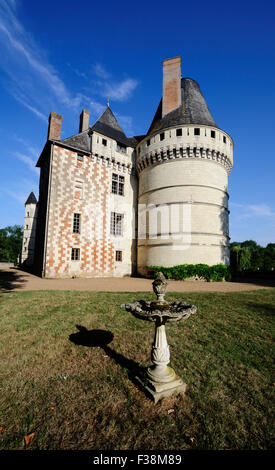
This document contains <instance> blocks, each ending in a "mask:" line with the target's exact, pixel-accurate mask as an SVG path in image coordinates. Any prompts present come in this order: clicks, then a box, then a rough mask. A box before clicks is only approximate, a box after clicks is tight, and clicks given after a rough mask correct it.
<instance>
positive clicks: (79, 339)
mask: <svg viewBox="0 0 275 470" xmlns="http://www.w3.org/2000/svg"><path fill="white" fill-rule="evenodd" d="M76 328H77V329H78V331H79V332H78V333H72V334H71V335H70V336H69V340H70V341H71V342H72V343H74V344H76V345H77V346H86V347H89V348H95V347H97V348H98V347H100V348H102V349H103V351H104V352H105V353H106V354H107V355H108V356H109V357H111V358H112V359H113V360H114V361H116V363H117V364H119V365H120V366H121V367H122V368H123V369H127V371H128V378H129V379H130V380H131V381H133V382H134V378H135V376H136V375H143V373H144V368H143V367H142V366H140V364H138V363H137V362H135V361H133V360H132V359H128V358H127V357H125V356H123V355H122V354H120V353H117V352H116V351H114V349H112V348H110V347H109V346H108V344H110V343H111V342H112V341H113V338H114V335H113V333H111V331H106V330H87V328H85V327H84V326H81V325H76Z"/></svg>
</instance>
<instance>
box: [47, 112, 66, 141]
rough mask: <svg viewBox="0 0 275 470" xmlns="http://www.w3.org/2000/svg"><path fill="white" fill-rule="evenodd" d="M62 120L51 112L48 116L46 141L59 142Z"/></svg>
mask: <svg viewBox="0 0 275 470" xmlns="http://www.w3.org/2000/svg"><path fill="white" fill-rule="evenodd" d="M62 119H63V118H62V116H60V115H59V114H56V113H54V112H53V111H52V112H51V114H50V116H49V127H48V139H50V140H60V137H61V125H62Z"/></svg>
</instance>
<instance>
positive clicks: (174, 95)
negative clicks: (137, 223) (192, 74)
mask: <svg viewBox="0 0 275 470" xmlns="http://www.w3.org/2000/svg"><path fill="white" fill-rule="evenodd" d="M180 105H181V58H180V57H173V58H172V59H167V60H164V61H163V93H162V117H163V116H165V115H166V114H168V113H170V112H171V111H173V110H174V109H176V108H178V107H179V106H180Z"/></svg>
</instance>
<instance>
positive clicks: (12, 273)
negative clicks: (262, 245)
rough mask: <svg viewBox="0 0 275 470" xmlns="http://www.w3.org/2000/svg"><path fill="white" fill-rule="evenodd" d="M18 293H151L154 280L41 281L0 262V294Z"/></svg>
mask: <svg viewBox="0 0 275 470" xmlns="http://www.w3.org/2000/svg"><path fill="white" fill-rule="evenodd" d="M274 287H275V282H274V281H271V280H269V281H265V282H264V281H249V282H202V281H169V284H168V290H169V292H234V291H246V290H255V289H272V288H274ZM11 290H12V291H19V290H79V291H104V292H145V291H152V280H151V279H143V278H138V277H124V278H114V277H111V278H107V277H105V278H80V279H79V278H78V279H42V278H40V277H37V276H34V275H32V274H29V273H27V272H24V271H21V270H20V269H18V268H14V267H12V266H11V265H9V264H7V263H0V292H9V291H11Z"/></svg>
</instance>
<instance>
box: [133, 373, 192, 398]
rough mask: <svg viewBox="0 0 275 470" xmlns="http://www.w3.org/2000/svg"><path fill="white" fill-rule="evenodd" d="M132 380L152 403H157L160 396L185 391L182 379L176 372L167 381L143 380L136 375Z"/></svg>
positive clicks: (163, 396) (168, 395)
mask: <svg viewBox="0 0 275 470" xmlns="http://www.w3.org/2000/svg"><path fill="white" fill-rule="evenodd" d="M134 380H135V382H136V384H137V385H138V386H139V388H140V389H141V390H142V391H143V392H144V393H145V394H146V395H148V396H149V398H151V399H152V400H153V401H154V403H157V402H158V401H159V400H161V399H162V398H165V397H170V396H171V395H178V394H179V393H185V392H186V387H187V385H186V384H185V383H184V382H183V381H182V379H181V378H180V377H179V376H178V375H176V374H175V379H174V380H173V381H171V382H167V383H160V382H154V381H153V380H149V379H145V380H144V379H142V378H141V377H139V376H136V377H135V378H134Z"/></svg>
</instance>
